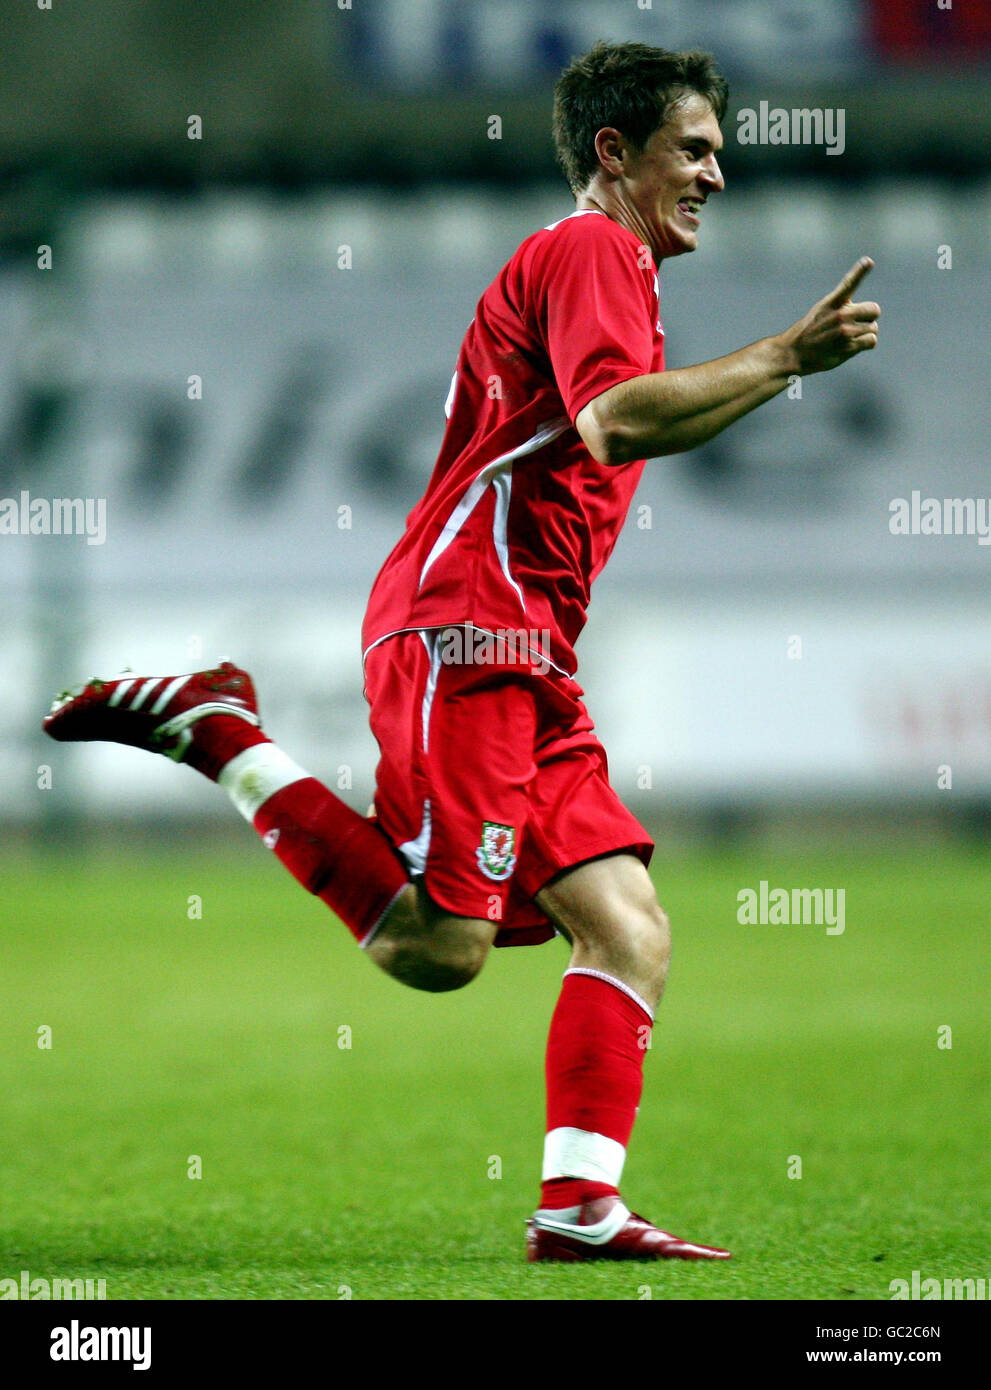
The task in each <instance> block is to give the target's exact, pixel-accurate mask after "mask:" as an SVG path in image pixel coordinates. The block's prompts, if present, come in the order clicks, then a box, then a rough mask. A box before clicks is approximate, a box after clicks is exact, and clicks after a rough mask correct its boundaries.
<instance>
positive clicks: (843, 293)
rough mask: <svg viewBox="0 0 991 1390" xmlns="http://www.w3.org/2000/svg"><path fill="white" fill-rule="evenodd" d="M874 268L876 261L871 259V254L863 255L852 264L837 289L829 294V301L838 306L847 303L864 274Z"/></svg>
mask: <svg viewBox="0 0 991 1390" xmlns="http://www.w3.org/2000/svg"><path fill="white" fill-rule="evenodd" d="M873 269H874V262H873V261H872V260H871V258H870V256H861V258H860V260H859V261H857V263H856V265H854V266H851V268H850V269H849V270H848V271H847V273H846V274H845V275H844V276H843V279H842V280H841V281H840V283H839V284H838V285H837V286H836V289H835V290H833V292H832V294H831V295H829V296H828V302H829V303H830V304H835V305H837V306H839V305H840V304H845V303H846V302H847V300H848V299H849V298H850V296H851V295H852V294H853V292H854V290H855V289H856V288H857V286H858V285H859V284H860V282H861V280H862V279H863V278H864V276H865V275H867V274H868V273H869V272H870V271H872V270H873Z"/></svg>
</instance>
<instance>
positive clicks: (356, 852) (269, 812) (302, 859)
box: [217, 743, 409, 946]
mask: <svg viewBox="0 0 991 1390" xmlns="http://www.w3.org/2000/svg"><path fill="white" fill-rule="evenodd" d="M217 781H218V782H219V783H220V785H221V786H222V787H223V788H224V789H225V790H226V791H227V793H228V795H229V796H230V798H231V800H232V801H233V803H234V805H235V806H236V807H237V809H238V810H239V811H240V812H241V814H242V815H243V816H244V817H245V819H246V820H249V821H251V823H252V824H253V825H254V827H255V829H256V830H257V831H258V833H259V835H261V837H262V840H263V841H264V843H265V844H266V845H267V846H268V848H269V849H270V850H271V851H272V852H273V854H275V856H276V857H277V858H278V859H279V860H281V862H282V863H283V864H284V865H285V866H286V868H287V869H288V870H289V872H290V873H291V874H292V875H293V877H294V878H295V879H296V880H297V881H298V882H299V883H301V884H302V885H303V887H304V888H305V889H306V890H307V892H310V893H313V894H314V895H315V896H316V897H318V898H319V899H320V900H321V902H324V903H326V905H327V906H328V907H329V908H330V909H331V911H332V912H334V913H336V914H337V916H338V917H340V919H341V921H342V922H344V924H345V926H347V927H348V929H349V930H350V932H351V933H352V935H353V936H354V937H355V939H356V940H357V941H358V942H359V944H361V945H362V946H367V945H368V943H369V942H370V941H371V939H372V938H373V936H374V935H375V933H376V931H377V930H378V927H379V926H380V925H381V923H382V920H383V919H384V917H385V915H386V913H387V912H388V910H389V908H390V907H391V906H392V904H393V903H394V902H395V900H396V898H397V897H398V895H399V894H400V893H401V892H402V891H403V889H404V888H405V887H406V885H407V883H408V881H409V880H408V878H407V874H406V870H405V868H404V866H403V864H402V861H401V860H400V859H399V857H398V855H397V854H396V853H395V851H394V850H393V848H392V846H391V845H390V844H389V841H388V840H387V839H386V837H385V836H384V835H383V834H382V832H381V831H380V830H379V829H378V827H377V826H376V825H375V824H374V823H373V822H372V821H369V820H366V819H364V818H363V817H362V816H359V815H358V813H357V812H356V811H353V810H352V809H351V807H350V806H347V805H345V803H344V802H343V801H341V800H340V798H339V797H336V796H335V795H334V794H333V792H331V791H328V789H327V788H326V787H325V786H324V785H323V784H322V783H321V782H318V781H317V780H316V778H315V777H311V776H310V775H309V774H308V773H307V772H306V771H305V770H304V769H303V768H301V767H300V766H299V764H298V763H295V762H294V761H293V760H292V758H290V757H288V755H287V754H285V753H283V752H282V750H281V749H280V748H277V747H276V745H275V744H274V743H265V744H258V745H255V746H254V747H251V748H247V749H245V750H244V751H243V752H241V753H239V754H238V755H237V756H236V757H235V758H233V759H232V760H231V761H230V762H229V763H227V765H226V766H225V767H224V768H223V769H222V770H221V772H220V774H219V776H218V778H217Z"/></svg>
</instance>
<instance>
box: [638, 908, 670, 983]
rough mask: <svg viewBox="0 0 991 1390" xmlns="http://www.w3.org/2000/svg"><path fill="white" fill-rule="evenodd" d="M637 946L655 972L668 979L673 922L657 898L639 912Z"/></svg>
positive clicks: (662, 979) (661, 977) (663, 978)
mask: <svg viewBox="0 0 991 1390" xmlns="http://www.w3.org/2000/svg"><path fill="white" fill-rule="evenodd" d="M637 946H638V948H639V950H640V952H641V953H642V955H643V956H644V957H645V958H646V959H647V960H648V961H649V963H650V965H651V966H652V967H653V970H654V972H655V974H657V975H658V976H659V977H660V979H661V981H662V982H663V981H664V980H666V979H667V974H668V966H669V964H670V962H671V923H670V922H669V921H668V917H667V913H666V912H665V911H664V909H663V908H662V907H661V905H660V903H659V902H658V901H657V899H656V898H654V899H653V900H652V901H651V902H650V903H647V904H644V906H643V908H642V910H641V912H640V913H639V914H638V921H637Z"/></svg>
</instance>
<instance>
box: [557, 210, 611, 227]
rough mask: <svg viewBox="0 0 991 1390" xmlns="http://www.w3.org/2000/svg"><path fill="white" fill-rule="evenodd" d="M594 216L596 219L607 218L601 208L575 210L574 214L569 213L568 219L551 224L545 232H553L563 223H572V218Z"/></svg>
mask: <svg viewBox="0 0 991 1390" xmlns="http://www.w3.org/2000/svg"><path fill="white" fill-rule="evenodd" d="M590 214H594V215H595V216H596V217H605V215H606V214H605V213H604V212H603V211H602V210H601V209H600V208H575V210H574V212H569V213H568V215H567V217H560V218H558V220H557V221H556V222H550V223H549V224H548V225H547V226H546V227H545V228H544V231H545V232H553V230H554V228H555V227H560V226H561V224H562V222H570V221H571V219H572V217H588V216H589V215H590Z"/></svg>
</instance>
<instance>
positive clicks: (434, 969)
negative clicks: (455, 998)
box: [368, 897, 496, 994]
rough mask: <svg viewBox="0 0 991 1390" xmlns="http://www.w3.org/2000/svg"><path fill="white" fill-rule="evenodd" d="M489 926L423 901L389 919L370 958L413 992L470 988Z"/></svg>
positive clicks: (492, 930)
mask: <svg viewBox="0 0 991 1390" xmlns="http://www.w3.org/2000/svg"><path fill="white" fill-rule="evenodd" d="M495 930H496V929H495V927H494V926H493V924H492V923H491V922H483V921H481V920H477V921H476V920H475V919H474V918H468V917H455V916H453V915H451V914H448V913H444V912H442V911H441V910H439V909H437V908H436V907H435V906H434V905H433V904H431V903H429V902H428V901H427V900H426V899H425V898H423V897H421V898H420V900H419V902H418V903H405V904H404V905H403V911H401V912H396V913H394V914H393V915H391V916H390V918H389V919H387V921H386V923H385V925H384V927H383V929H382V930H381V931H380V932H379V934H378V935H377V936H376V938H375V940H374V941H373V942H372V943H371V945H370V947H369V952H368V954H369V955H370V956H371V958H372V959H373V960H374V961H375V963H376V965H379V966H381V968H382V969H383V970H384V971H385V972H386V973H387V974H389V975H391V976H392V977H393V979H395V980H399V981H400V982H401V983H402V984H404V985H409V986H410V988H411V989H422V990H426V991H427V992H428V993H430V994H443V993H446V992H447V991H448V990H452V989H462V988H463V987H464V986H465V985H467V984H470V983H471V981H472V980H473V979H474V978H475V976H476V975H477V974H478V972H479V971H480V970H481V968H482V966H483V965H484V964H485V960H486V957H487V956H488V953H489V947H490V946H491V945H492V941H493V939H494V937H495Z"/></svg>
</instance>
